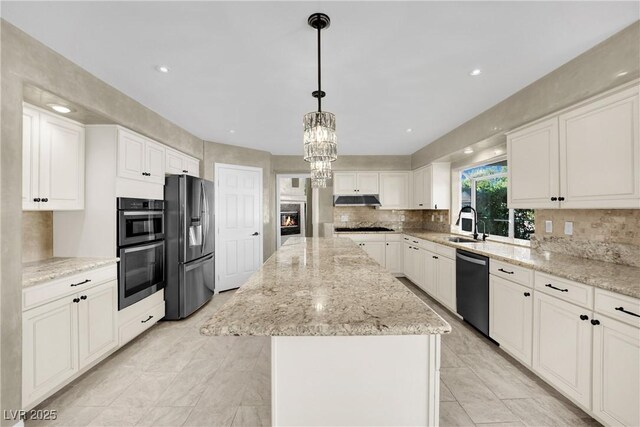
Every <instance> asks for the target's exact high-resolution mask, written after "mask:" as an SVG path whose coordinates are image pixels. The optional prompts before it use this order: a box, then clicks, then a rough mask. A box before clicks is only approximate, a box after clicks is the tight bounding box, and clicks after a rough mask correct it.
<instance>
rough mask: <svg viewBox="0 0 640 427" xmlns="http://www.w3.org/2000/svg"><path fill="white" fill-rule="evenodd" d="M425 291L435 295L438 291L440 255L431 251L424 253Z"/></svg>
mask: <svg viewBox="0 0 640 427" xmlns="http://www.w3.org/2000/svg"><path fill="white" fill-rule="evenodd" d="M423 289H424V291H425V292H426V293H428V294H429V295H431V296H432V297H435V296H436V294H437V292H438V256H437V255H436V254H435V253H433V252H429V251H425V254H424V287H423Z"/></svg>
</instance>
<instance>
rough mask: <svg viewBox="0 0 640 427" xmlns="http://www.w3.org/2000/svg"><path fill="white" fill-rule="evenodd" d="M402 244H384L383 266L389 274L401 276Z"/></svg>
mask: <svg viewBox="0 0 640 427" xmlns="http://www.w3.org/2000/svg"><path fill="white" fill-rule="evenodd" d="M402 258H403V257H402V242H386V247H385V252H384V266H385V268H386V269H387V270H388V271H389V273H391V274H402V271H403V267H404V265H403V262H402Z"/></svg>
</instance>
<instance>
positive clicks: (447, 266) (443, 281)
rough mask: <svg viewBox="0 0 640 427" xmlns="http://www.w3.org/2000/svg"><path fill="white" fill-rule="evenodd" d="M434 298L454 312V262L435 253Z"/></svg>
mask: <svg viewBox="0 0 640 427" xmlns="http://www.w3.org/2000/svg"><path fill="white" fill-rule="evenodd" d="M437 257H438V258H437V263H436V264H437V274H438V278H437V281H436V299H438V300H439V301H440V302H441V303H442V304H444V305H445V306H446V307H447V308H448V309H449V310H451V311H452V312H454V313H455V312H456V262H455V260H453V259H450V258H446V257H443V256H442V255H437Z"/></svg>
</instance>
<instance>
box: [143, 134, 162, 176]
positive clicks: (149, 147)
mask: <svg viewBox="0 0 640 427" xmlns="http://www.w3.org/2000/svg"><path fill="white" fill-rule="evenodd" d="M165 157H166V156H165V148H164V146H163V145H161V144H158V143H157V142H153V141H151V140H150V139H147V140H146V141H145V144H144V158H145V172H146V173H147V174H148V175H147V181H149V182H154V183H156V184H163V185H164V161H165Z"/></svg>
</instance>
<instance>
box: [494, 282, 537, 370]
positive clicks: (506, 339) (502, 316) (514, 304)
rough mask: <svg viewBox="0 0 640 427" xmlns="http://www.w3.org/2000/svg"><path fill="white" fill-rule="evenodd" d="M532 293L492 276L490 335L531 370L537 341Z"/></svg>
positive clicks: (527, 289) (522, 287)
mask: <svg viewBox="0 0 640 427" xmlns="http://www.w3.org/2000/svg"><path fill="white" fill-rule="evenodd" d="M532 292H533V291H532V290H531V289H529V288H525V287H524V286H521V285H518V284H516V283H513V282H510V281H508V280H504V279H502V278H500V277H495V276H493V275H491V276H489V335H490V336H491V338H493V339H494V340H496V341H497V342H498V343H499V344H500V346H501V347H504V348H505V349H506V350H508V351H509V352H510V353H511V354H512V355H513V356H515V357H516V358H517V359H519V360H520V361H521V362H522V363H524V364H525V365H527V366H531V343H532V340H533V297H532V296H531V295H532Z"/></svg>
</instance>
